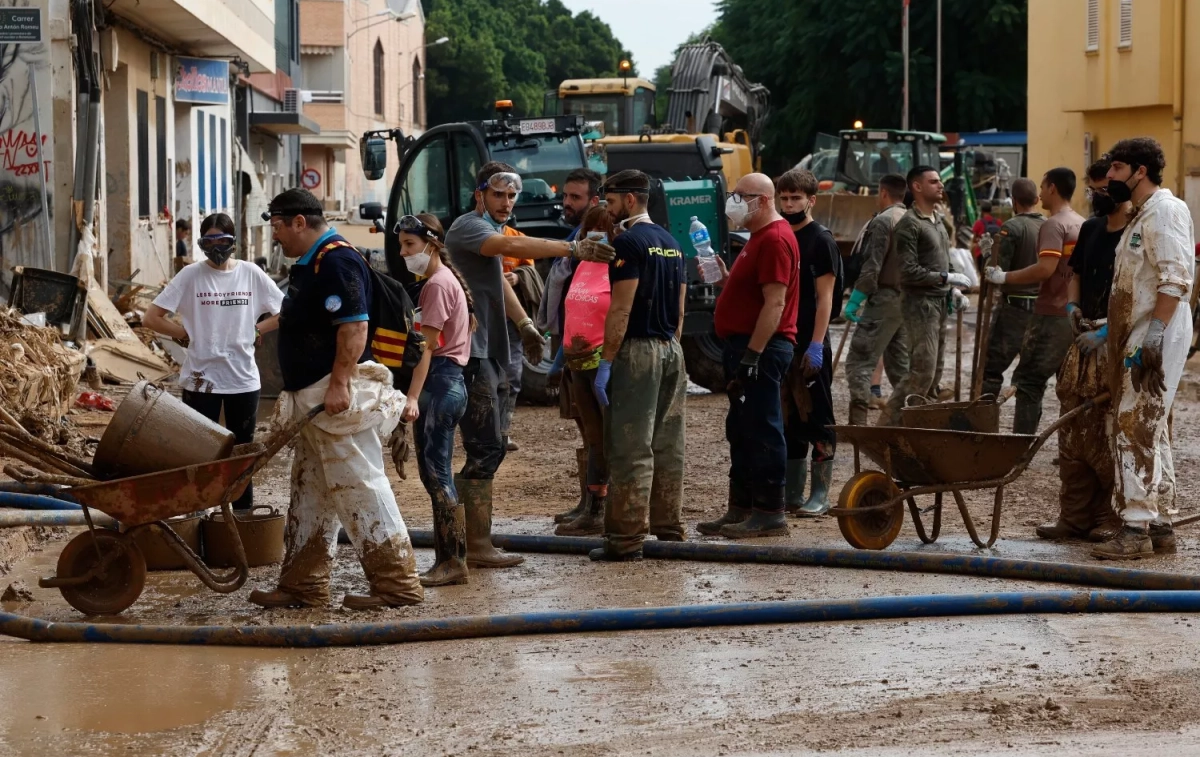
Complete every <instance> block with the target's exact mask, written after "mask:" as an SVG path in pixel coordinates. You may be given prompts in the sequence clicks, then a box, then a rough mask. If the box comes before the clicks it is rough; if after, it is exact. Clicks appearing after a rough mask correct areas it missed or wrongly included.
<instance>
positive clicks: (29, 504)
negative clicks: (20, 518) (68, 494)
mask: <svg viewBox="0 0 1200 757" xmlns="http://www.w3.org/2000/svg"><path fill="white" fill-rule="evenodd" d="M0 507H15V508H19V509H21V510H79V505H78V504H76V503H74V502H67V501H66V500H62V499H57V498H56V497H48V496H46V495H44V494H27V493H25V492H6V491H0Z"/></svg>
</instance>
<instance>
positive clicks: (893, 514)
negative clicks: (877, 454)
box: [838, 471, 904, 549]
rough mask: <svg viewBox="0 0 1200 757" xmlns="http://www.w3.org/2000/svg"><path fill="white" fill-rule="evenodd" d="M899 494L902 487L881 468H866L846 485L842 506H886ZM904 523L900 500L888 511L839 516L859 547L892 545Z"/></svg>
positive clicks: (840, 524) (849, 539)
mask: <svg viewBox="0 0 1200 757" xmlns="http://www.w3.org/2000/svg"><path fill="white" fill-rule="evenodd" d="M899 494H900V489H899V488H898V487H897V486H896V484H895V483H894V482H893V481H892V479H890V478H888V476H887V475H886V474H884V473H880V472H879V471H863V472H862V473H858V474H856V475H855V476H854V477H853V478H851V479H850V480H849V481H847V482H846V485H845V486H843V487H842V493H841V495H840V496H839V497H838V507H839V508H841V509H843V510H855V509H858V508H863V507H870V506H872V505H882V504H883V503H884V502H887V501H888V500H889V499H891V498H893V497H895V496H897V495H899ZM902 525H904V508H903V505H902V504H901V503H900V502H897V503H896V505H895V506H894V507H889V508H888V509H886V510H874V511H871V512H866V513H862V514H861V515H855V514H853V513H847V514H844V515H838V528H839V529H841V532H842V536H843V537H844V538H845V539H846V541H847V542H848V543H849V544H850V546H852V547H854V548H855V549H887V547H888V545H889V544H891V543H892V542H893V541H895V540H896V536H897V535H898V534H899V533H900V527H901V526H902Z"/></svg>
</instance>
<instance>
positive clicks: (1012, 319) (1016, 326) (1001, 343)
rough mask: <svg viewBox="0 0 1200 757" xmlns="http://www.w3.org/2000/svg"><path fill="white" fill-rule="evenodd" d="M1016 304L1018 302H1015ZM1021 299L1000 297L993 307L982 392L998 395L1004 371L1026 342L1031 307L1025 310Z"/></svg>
mask: <svg viewBox="0 0 1200 757" xmlns="http://www.w3.org/2000/svg"><path fill="white" fill-rule="evenodd" d="M1014 301H1015V303H1017V304H1014ZM1027 302H1032V300H1023V299H1021V298H1017V297H1014V298H1012V299H1009V298H1008V297H1001V298H1000V304H999V305H998V306H997V307H996V311H995V313H996V315H995V320H994V321H992V333H991V335H990V336H989V337H988V350H987V357H986V359H985V361H984V364H983V365H984V367H983V392H982V393H983V394H991V395H995V396H999V395H1000V390H1001V389H1003V388H1004V372H1005V371H1007V370H1008V367H1009V366H1010V365H1012V362H1013V361H1014V360H1016V359H1017V355H1020V354H1021V343H1022V342H1024V341H1025V330H1026V329H1027V328H1028V327H1029V320H1030V319H1031V318H1033V310H1032V309H1026V308H1025V303H1027Z"/></svg>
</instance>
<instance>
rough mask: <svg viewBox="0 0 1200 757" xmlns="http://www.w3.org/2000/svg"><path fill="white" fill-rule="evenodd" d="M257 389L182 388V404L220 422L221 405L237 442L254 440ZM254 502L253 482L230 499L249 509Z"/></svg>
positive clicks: (234, 505)
mask: <svg viewBox="0 0 1200 757" xmlns="http://www.w3.org/2000/svg"><path fill="white" fill-rule="evenodd" d="M258 395H259V392H258V390H257V389H256V390H254V391H253V392H242V393H240V394H207V393H203V392H189V391H188V390H186V389H184V390H183V404H185V405H187V406H188V407H190V408H191V409H193V410H195V411H196V412H198V413H200V414H201V415H203V416H204V417H205V418H208V419H209V420H210V421H212V422H213V423H220V422H221V409H222V408H224V410H225V427H226V428H228V429H229V430H230V431H232V432H233V437H234V441H236V442H237V443H238V444H249V443H250V442H252V441H254V427H255V426H256V425H257V424H258ZM253 506H254V483H253V482H250V483H248V484H246V491H244V492H242V496H240V497H238V498H237V499H235V500H234V501H233V509H234V510H249V509H250V508H251V507H253Z"/></svg>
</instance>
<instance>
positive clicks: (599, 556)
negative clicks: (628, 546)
mask: <svg viewBox="0 0 1200 757" xmlns="http://www.w3.org/2000/svg"><path fill="white" fill-rule="evenodd" d="M588 559H590V560H591V561H592V562H634V561H636V560H641V559H642V548H641V547H638V548H637V549H635V550H634V551H632V552H617V551H616V550H614V549H613V548H612V545H610V544H609V542H608V540H607V539H605V540H604V546H603V547H597V548H595V549H593V550H592V551H591V552H588Z"/></svg>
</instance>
